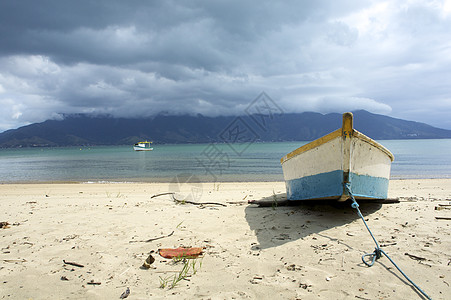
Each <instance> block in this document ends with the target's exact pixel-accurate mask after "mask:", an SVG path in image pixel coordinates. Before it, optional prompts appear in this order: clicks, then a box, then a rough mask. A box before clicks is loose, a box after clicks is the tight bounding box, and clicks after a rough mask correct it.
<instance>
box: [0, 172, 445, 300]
mask: <svg viewBox="0 0 451 300" xmlns="http://www.w3.org/2000/svg"><path fill="white" fill-rule="evenodd" d="M175 188H178V190H177V191H174V189H175ZM171 189H172V190H171ZM167 192H177V193H178V195H177V197H180V196H186V197H188V199H190V198H189V197H191V198H192V199H194V200H196V202H212V203H218V204H221V205H214V204H210V205H203V206H199V205H192V204H185V205H183V204H176V203H175V202H174V200H173V199H172V198H171V196H170V195H160V196H156V197H153V198H152V196H155V195H158V194H165V193H167ZM283 193H285V184H284V182H210V183H201V184H200V185H196V184H192V185H191V184H184V185H172V186H171V185H170V183H137V182H133V183H91V184H83V183H37V184H29V183H27V184H1V185H0V222H8V223H9V224H10V225H9V226H8V228H3V229H0V234H1V235H2V246H1V249H0V276H1V277H2V281H1V282H0V298H14V299H17V298H18V299H27V298H33V299H48V298H67V299H79V298H90V299H106V298H108V299H111V298H113V299H114V298H116V299H117V298H119V296H120V295H121V294H122V293H123V292H124V291H125V290H126V288H127V287H128V288H129V289H130V299H145V298H147V299H148V298H149V297H151V298H153V299H163V298H169V299H193V298H197V299H210V298H211V299H232V298H236V299H256V298H258V299H274V298H281V299H297V298H301V299H317V298H323V299H355V298H359V299H362V298H363V299H389V298H395V299H416V298H419V297H418V294H417V293H416V292H415V291H414V290H413V289H412V287H411V286H410V285H409V284H408V283H407V282H406V280H405V279H404V278H403V277H402V275H401V274H400V273H399V272H398V271H397V270H396V269H395V268H394V267H393V266H392V265H391V263H390V262H389V261H388V259H387V258H385V257H382V258H381V259H380V260H378V261H377V262H376V263H375V265H374V266H372V267H367V266H365V265H363V263H362V261H361V256H362V255H363V254H365V253H368V252H369V253H371V252H372V251H373V250H374V243H373V241H372V240H371V237H370V236H369V234H368V232H367V231H366V229H365V228H364V225H363V223H362V221H361V220H360V219H359V217H358V215H357V214H356V212H355V210H353V209H352V208H351V207H348V206H336V205H334V204H333V203H331V204H324V203H322V204H320V203H318V204H309V205H298V206H280V207H262V208H261V207H257V206H255V205H249V204H247V201H248V200H259V199H263V198H268V197H279V196H280V195H283ZM389 197H390V198H400V200H401V202H400V203H395V204H384V205H381V204H374V203H360V208H361V211H362V213H363V215H364V216H365V219H367V223H368V226H369V227H370V228H371V230H372V232H373V233H374V235H375V238H376V239H377V240H378V242H379V243H380V244H381V245H384V247H383V249H384V251H386V252H387V253H388V254H389V255H390V257H391V258H392V259H393V260H394V261H395V262H396V263H397V264H398V265H399V266H400V268H401V269H402V270H403V271H404V272H405V273H406V274H407V275H408V276H409V277H410V278H411V279H412V280H413V281H414V282H415V283H416V284H418V286H420V287H421V288H422V289H423V290H424V291H425V292H426V293H428V294H429V295H430V296H431V297H432V298H433V299H446V298H447V295H449V291H450V284H451V269H450V267H449V265H450V264H451V257H450V256H449V249H451V238H450V231H449V226H451V225H450V224H451V221H448V220H443V219H436V217H437V216H440V217H451V210H450V209H448V208H447V207H448V206H447V205H451V179H403V180H390V185H389ZM223 205H226V206H223ZM440 205H444V206H440ZM436 207H439V208H440V209H439V210H437V209H436ZM171 233H172V234H171ZM155 238H156V239H155ZM148 240H150V241H148ZM147 241H148V242H147ZM181 246H184V247H201V248H203V254H202V257H201V258H199V259H197V260H195V261H194V262H195V263H197V265H196V266H195V269H196V272H195V274H194V273H193V272H191V271H190V274H189V275H190V276H189V277H188V278H186V279H187V280H182V281H180V282H179V283H178V284H177V285H176V286H175V287H174V288H172V289H170V288H168V287H167V286H166V287H164V288H160V286H161V281H162V280H163V281H164V280H165V279H168V280H169V281H171V280H172V278H173V276H174V275H175V274H178V273H179V272H180V270H181V269H182V267H183V264H182V263H180V262H179V263H176V262H174V261H173V260H170V259H165V258H163V257H161V256H160V255H159V254H158V249H161V248H177V247H181ZM152 251H153V252H152ZM405 253H408V255H406V254H405ZM149 254H151V255H152V256H153V257H154V258H155V262H154V263H153V264H151V266H150V268H149V269H143V268H142V265H143V263H144V261H145V260H146V258H147V257H148V256H149ZM409 255H410V256H409ZM415 257H416V258H417V259H415ZM63 260H64V261H66V263H64V262H63ZM67 262H75V263H78V264H81V265H83V266H84V267H77V266H72V265H69V264H67ZM64 278H65V279H64ZM66 279H67V280H66ZM94 283H95V284H94ZM447 291H448V292H447Z"/></svg>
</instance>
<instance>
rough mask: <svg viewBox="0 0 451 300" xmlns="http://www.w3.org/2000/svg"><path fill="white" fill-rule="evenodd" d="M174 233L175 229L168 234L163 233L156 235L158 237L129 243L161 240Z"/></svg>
mask: <svg viewBox="0 0 451 300" xmlns="http://www.w3.org/2000/svg"><path fill="white" fill-rule="evenodd" d="M173 234H174V231H172V232H171V233H170V234H168V235H162V236H159V237H156V238H151V239H148V240H141V241H130V242H129V243H149V242H152V241H156V240H159V239H162V238H166V237H170V236H171V235H173Z"/></svg>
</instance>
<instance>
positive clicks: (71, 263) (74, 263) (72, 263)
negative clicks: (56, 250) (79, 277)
mask: <svg viewBox="0 0 451 300" xmlns="http://www.w3.org/2000/svg"><path fill="white" fill-rule="evenodd" d="M63 263H65V264H66V265H71V266H75V267H79V268H84V267H85V266H83V265H81V264H79V263H76V262H71V261H66V260H64V259H63Z"/></svg>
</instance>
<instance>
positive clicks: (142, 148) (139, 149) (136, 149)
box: [133, 146, 153, 151]
mask: <svg viewBox="0 0 451 300" xmlns="http://www.w3.org/2000/svg"><path fill="white" fill-rule="evenodd" d="M133 150H135V151H152V150H153V148H144V147H137V146H133Z"/></svg>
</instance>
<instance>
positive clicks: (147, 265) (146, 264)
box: [142, 254, 155, 269]
mask: <svg viewBox="0 0 451 300" xmlns="http://www.w3.org/2000/svg"><path fill="white" fill-rule="evenodd" d="M154 261H155V258H154V257H153V256H152V254H149V256H148V257H147V258H146V260H145V261H144V263H143V265H142V267H143V268H144V269H149V268H150V265H151V264H153V263H154Z"/></svg>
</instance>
